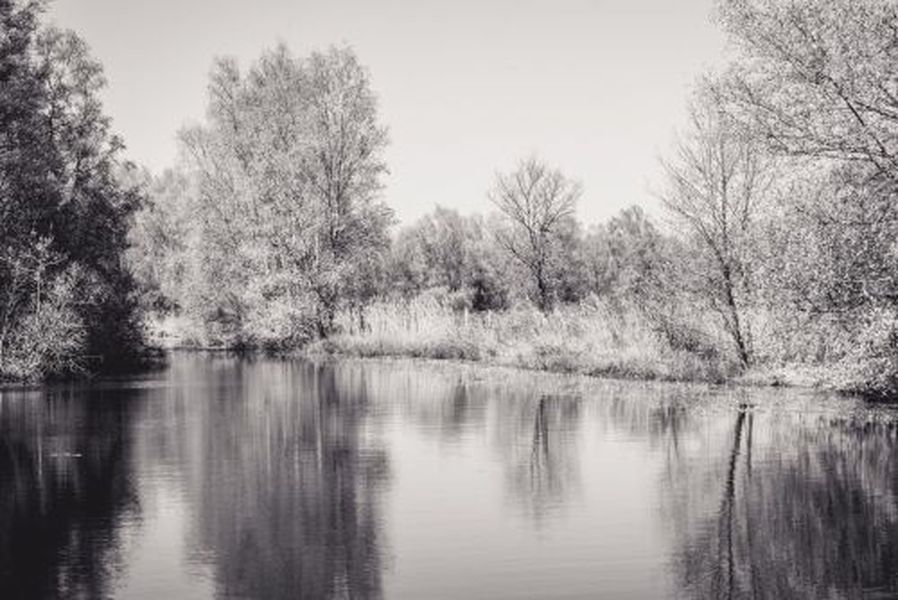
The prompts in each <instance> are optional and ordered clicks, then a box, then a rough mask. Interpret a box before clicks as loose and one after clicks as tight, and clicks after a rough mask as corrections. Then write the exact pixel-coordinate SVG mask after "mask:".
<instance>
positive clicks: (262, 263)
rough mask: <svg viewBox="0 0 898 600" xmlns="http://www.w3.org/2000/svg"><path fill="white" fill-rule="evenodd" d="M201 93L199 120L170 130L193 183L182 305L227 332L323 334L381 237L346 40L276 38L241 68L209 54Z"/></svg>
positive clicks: (381, 247) (375, 130)
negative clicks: (290, 46)
mask: <svg viewBox="0 0 898 600" xmlns="http://www.w3.org/2000/svg"><path fill="white" fill-rule="evenodd" d="M209 95H210V97H209V110H208V118H207V122H206V124H205V125H203V126H200V127H194V128H192V129H188V130H185V131H184V132H183V133H182V135H181V140H182V143H183V146H184V148H185V150H186V154H187V156H188V158H189V160H188V165H187V167H188V170H189V171H190V173H191V176H192V177H194V178H195V179H196V186H197V188H196V189H197V198H196V215H197V219H196V221H197V225H196V227H197V237H198V242H197V244H196V252H195V254H196V256H195V257H194V260H195V262H196V263H197V268H196V269H195V270H194V271H195V273H196V277H197V280H198V286H197V287H198V290H197V292H198V293H196V294H193V295H192V303H191V305H192V307H193V308H192V312H193V313H195V314H202V317H201V319H202V320H203V321H204V322H205V323H206V324H207V325H208V326H209V328H210V329H211V330H213V331H211V333H210V336H211V337H213V338H220V339H223V340H228V341H230V343H238V344H239V343H248V344H256V343H259V342H262V343H268V341H271V342H275V343H282V342H284V341H286V340H292V341H293V342H295V341H298V340H300V339H301V338H304V337H308V336H309V335H311V334H312V333H315V332H317V334H318V335H326V334H328V333H329V332H330V331H331V330H332V329H333V320H334V315H335V311H336V310H337V308H338V306H339V305H340V302H341V300H342V301H344V302H345V304H346V305H351V306H358V305H359V303H360V302H363V301H364V300H365V299H366V298H368V297H370V296H371V294H372V293H374V291H375V288H376V287H377V285H376V282H377V281H378V279H379V276H378V275H377V272H378V270H379V269H381V267H380V266H378V265H382V262H383V261H382V260H381V258H380V257H382V256H384V254H385V253H386V251H387V248H388V245H389V239H388V237H387V233H386V232H387V228H388V226H389V225H390V223H391V221H392V212H391V211H390V210H389V209H388V208H387V207H386V206H385V205H384V204H383V203H382V202H380V201H379V200H378V193H379V191H380V189H381V183H380V180H381V176H382V175H383V173H384V172H385V171H386V167H385V164H384V162H383V151H384V148H385V147H386V143H387V137H386V130H385V129H384V128H383V127H381V126H380V125H379V124H378V122H377V114H376V100H375V97H374V94H373V93H372V92H371V89H370V84H369V81H368V75H367V72H366V71H365V69H364V68H363V67H362V66H361V65H360V64H359V63H358V60H357V59H356V57H355V55H354V54H353V52H352V51H351V50H349V49H346V48H332V49H330V50H328V51H327V52H324V53H313V54H312V55H311V56H309V57H307V58H296V57H294V56H292V55H291V54H290V52H289V51H288V50H287V49H286V47H284V46H280V47H278V48H277V49H275V50H273V51H271V52H267V53H265V54H264V55H263V56H262V57H261V58H260V59H259V60H258V61H256V63H255V64H253V65H252V67H251V68H250V70H249V71H248V73H247V74H246V75H243V74H241V72H240V70H239V68H238V67H237V65H236V63H235V62H234V61H232V60H219V61H218V62H217V63H216V65H215V67H214V69H213V73H212V77H211V82H210V87H209ZM188 308H190V307H188ZM275 321H281V322H282V325H283V326H277V327H274V328H273V329H272V327H271V326H272V325H273V323H274V322H275ZM312 329H314V330H315V331H314V332H313V331H311V330H312ZM216 330H217V331H216ZM261 330H265V333H264V335H261V336H260V335H258V334H259V333H260V331H261ZM266 340H267V341H266Z"/></svg>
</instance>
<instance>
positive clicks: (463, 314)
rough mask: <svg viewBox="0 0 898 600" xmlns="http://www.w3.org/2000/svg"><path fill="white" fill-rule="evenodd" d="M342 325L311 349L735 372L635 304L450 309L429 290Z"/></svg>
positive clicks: (669, 372) (566, 366)
mask: <svg viewBox="0 0 898 600" xmlns="http://www.w3.org/2000/svg"><path fill="white" fill-rule="evenodd" d="M338 324H339V325H340V330H341V331H342V333H339V334H336V335H333V336H331V337H329V338H328V339H326V340H322V341H319V342H317V343H316V344H315V345H314V346H313V348H312V352H324V353H328V354H339V355H350V356H361V357H376V356H390V357H415V358H429V359H454V360H464V361H475V362H483V363H487V364H494V365H501V366H512V367H519V368H525V369H534V370H543V371H552V372H564V373H578V374H585V375H594V376H602V377H614V378H623V379H658V380H666V381H711V382H722V381H726V380H728V379H730V378H731V377H733V376H734V374H735V373H736V371H737V370H738V369H737V367H736V365H735V363H734V362H733V361H732V360H731V359H730V358H729V357H727V356H725V355H719V354H716V353H708V352H702V351H697V350H696V349H694V348H688V347H686V346H685V345H684V344H678V343H676V342H675V341H672V340H676V336H671V335H670V331H669V328H670V324H669V323H668V324H667V326H666V327H660V326H659V325H658V323H656V322H653V320H652V319H649V318H647V317H646V316H645V315H643V314H641V313H640V311H637V310H635V309H621V308H614V307H611V306H610V305H608V304H603V303H592V304H581V305H576V306H565V307H562V308H559V309H557V310H555V311H553V312H551V313H548V314H544V313H542V312H540V311H538V310H537V309H536V308H534V307H532V306H529V305H521V306H518V307H515V308H512V309H510V310H507V311H502V312H486V313H473V312H470V311H466V310H464V309H462V310H457V309H454V308H453V307H451V306H448V305H447V304H446V303H443V302H440V301H439V300H437V299H434V298H429V297H419V298H414V299H412V300H408V301H402V302H379V303H375V304H373V305H371V306H369V307H368V308H367V309H366V311H365V313H364V319H363V320H362V321H361V322H360V320H359V318H358V316H357V315H351V314H349V313H345V314H342V315H340V317H339V319H338Z"/></svg>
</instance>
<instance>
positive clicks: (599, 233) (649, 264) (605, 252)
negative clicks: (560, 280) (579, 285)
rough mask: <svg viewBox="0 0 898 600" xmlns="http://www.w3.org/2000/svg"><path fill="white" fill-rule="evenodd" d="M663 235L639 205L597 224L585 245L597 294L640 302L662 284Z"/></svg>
mask: <svg viewBox="0 0 898 600" xmlns="http://www.w3.org/2000/svg"><path fill="white" fill-rule="evenodd" d="M662 246H663V240H662V236H661V234H660V233H659V232H658V230H657V229H656V228H655V226H654V225H653V224H652V222H651V220H649V218H648V216H647V215H646V214H645V212H643V210H642V209H641V208H639V207H638V206H631V207H628V208H625V209H624V210H622V211H621V212H620V213H619V214H617V215H615V216H614V217H612V218H611V220H610V221H609V222H608V223H607V224H602V225H599V226H594V227H592V228H591V229H590V231H589V232H588V233H587V234H586V236H585V237H584V239H583V244H582V250H581V252H582V255H583V262H584V270H585V278H586V286H587V288H588V289H589V291H590V292H592V293H594V294H596V295H597V296H612V297H614V298H616V299H619V300H631V301H635V302H636V303H637V304H640V303H641V302H642V301H644V300H645V299H646V297H647V296H648V295H649V294H650V293H652V292H653V291H654V290H655V289H656V288H657V287H658V286H659V285H660V284H659V281H658V279H659V274H658V270H659V269H661V268H662V266H661V265H662V263H661V253H662Z"/></svg>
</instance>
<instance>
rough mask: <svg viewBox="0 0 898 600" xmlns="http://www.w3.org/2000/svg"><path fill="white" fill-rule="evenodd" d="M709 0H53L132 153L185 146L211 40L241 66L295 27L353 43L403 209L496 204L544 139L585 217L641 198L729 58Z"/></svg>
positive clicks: (321, 41)
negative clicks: (693, 97)
mask: <svg viewBox="0 0 898 600" xmlns="http://www.w3.org/2000/svg"><path fill="white" fill-rule="evenodd" d="M712 3H713V0H553V1H550V0H480V1H476V0H453V1H450V0H443V1H440V2H435V1H431V0H417V1H413V0H387V1H379V0H257V1H247V0H243V1H236V0H154V1H151V2H150V1H145V0H144V1H138V0H55V1H54V2H53V3H52V4H51V6H50V9H49V15H48V16H49V19H50V20H51V21H53V22H55V23H56V24H57V25H60V26H63V27H68V28H71V29H74V30H75V31H77V32H78V33H79V34H80V35H81V37H83V38H84V39H85V40H86V41H87V43H88V44H89V45H90V47H91V50H92V52H93V55H94V56H95V57H96V58H98V59H99V60H100V61H101V62H102V63H103V66H104V68H105V72H106V77H107V79H108V81H109V85H108V88H107V90H106V91H105V95H104V102H105V107H106V111H107V113H108V114H109V115H110V116H111V117H112V119H113V126H114V128H115V130H116V132H117V133H119V134H120V135H121V136H122V137H123V138H124V140H125V144H126V145H127V155H128V157H129V158H131V159H132V160H135V161H136V162H138V163H139V164H143V165H145V166H147V167H149V168H150V169H151V170H152V171H154V172H160V171H161V170H162V169H164V168H166V167H169V166H172V165H173V164H174V162H175V158H176V153H177V145H176V140H175V136H176V133H177V131H178V130H179V129H180V128H181V127H182V126H183V125H186V124H189V123H196V122H198V121H200V120H201V119H202V117H203V115H204V112H205V102H206V83H207V76H208V73H209V69H210V67H211V65H212V60H213V58H214V57H216V56H222V55H229V56H235V57H237V59H238V60H239V61H240V63H241V65H243V66H246V65H248V64H249V63H250V62H251V61H252V60H254V59H255V58H256V57H258V56H259V55H260V54H261V52H262V51H263V50H264V49H266V48H270V47H273V46H274V45H275V44H277V43H278V42H281V41H283V42H285V43H286V44H287V45H288V46H289V47H290V48H291V49H292V50H293V51H294V53H297V54H306V53H308V52H310V51H311V50H313V49H318V48H325V47H326V46H328V45H329V44H344V43H345V44H349V45H351V46H352V47H353V48H354V49H355V51H356V53H357V54H358V56H359V58H360V60H361V62H362V63H363V64H365V65H366V66H367V67H368V68H369V70H370V72H371V79H372V84H373V87H374V89H375V91H376V92H377V94H378V97H379V99H380V116H381V121H382V123H383V124H385V125H386V126H387V127H388V128H389V130H390V138H391V144H390V147H389V150H388V152H387V161H388V163H389V167H390V171H391V174H390V176H389V177H388V178H387V180H386V185H387V187H386V190H385V191H384V199H385V200H386V201H387V202H388V203H389V204H390V205H391V206H392V207H393V208H394V209H395V210H396V212H397V216H398V217H399V218H400V219H401V221H402V222H403V223H408V222H410V221H411V220H413V219H415V218H417V217H419V216H421V215H422V214H424V213H426V212H429V211H430V210H432V209H433V207H434V206H435V205H436V204H441V205H443V206H448V207H453V208H457V209H459V210H460V211H462V212H466V213H467V212H473V211H482V212H487V211H488V210H490V207H489V205H488V203H487V200H486V192H487V191H488V189H489V188H490V186H491V185H492V182H493V180H494V177H495V173H496V171H497V170H503V171H504V170H508V169H510V168H511V167H513V166H514V165H515V163H516V162H517V161H518V159H520V158H523V157H526V156H528V155H530V154H532V153H536V154H537V155H538V156H540V157H542V158H543V159H545V160H546V161H547V162H549V163H550V164H552V165H554V166H557V167H559V168H561V169H562V170H563V171H564V172H565V174H567V175H569V176H570V177H573V178H576V179H578V180H579V181H581V182H582V184H583V188H584V193H583V197H582V200H581V203H580V206H579V209H578V210H579V214H580V217H581V218H582V219H583V220H584V221H585V222H586V223H595V222H599V221H602V220H605V219H607V218H608V217H610V216H612V215H613V214H614V213H616V212H617V211H618V210H620V209H621V208H624V207H626V206H629V205H630V204H640V205H643V206H644V207H646V208H647V209H648V210H649V211H650V212H655V209H656V207H657V201H656V200H655V199H654V198H653V196H652V194H651V193H650V190H651V189H653V188H654V189H656V188H657V187H658V185H659V182H660V177H659V167H658V157H659V156H660V155H661V154H662V153H664V151H665V150H667V149H669V147H670V145H671V143H672V138H673V133H674V131H675V129H676V128H678V127H682V126H683V123H684V117H685V105H686V101H687V98H688V94H689V90H690V88H691V86H692V85H693V84H694V83H695V82H696V80H697V79H698V77H699V76H700V75H701V74H702V73H703V72H705V71H706V70H707V69H709V68H713V67H715V66H716V65H719V64H720V62H721V60H722V59H721V56H720V55H721V53H722V51H723V47H724V41H723V36H722V34H721V33H720V32H719V31H718V30H717V28H716V27H715V26H714V25H713V24H712V23H711V21H710V14H711V6H712Z"/></svg>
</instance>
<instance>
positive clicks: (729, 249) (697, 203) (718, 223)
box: [661, 95, 770, 366]
mask: <svg viewBox="0 0 898 600" xmlns="http://www.w3.org/2000/svg"><path fill="white" fill-rule="evenodd" d="M691 121H692V123H691V124H692V129H691V131H690V132H689V134H688V136H687V137H685V138H684V139H683V140H681V142H680V143H679V145H678V147H677V149H676V153H675V158H674V159H673V161H670V162H665V161H662V164H663V167H664V169H665V171H666V173H667V179H668V185H667V189H666V192H665V193H664V194H662V195H661V200H662V201H663V203H664V205H665V207H666V208H667V209H668V210H669V211H670V212H671V213H672V214H673V215H674V217H675V218H677V220H679V221H680V222H681V223H683V224H684V225H685V226H686V227H687V228H688V231H689V233H690V234H691V235H692V237H693V238H694V239H695V240H696V242H697V244H698V249H699V259H698V261H699V264H697V267H698V270H699V272H700V273H701V277H700V279H701V280H702V283H703V289H702V291H703V292H704V293H705V294H706V295H707V298H708V299H709V300H710V303H711V306H712V308H713V309H714V310H715V311H716V312H718V313H719V314H720V316H721V317H722V320H723V324H724V327H725V329H726V330H727V333H728V334H729V336H730V337H731V338H732V341H733V343H734V345H735V347H736V352H737V354H738V356H739V360H740V361H741V362H742V364H743V366H748V365H749V364H750V362H751V328H750V327H749V324H748V319H747V314H746V311H747V309H748V308H749V303H750V298H751V296H752V289H751V280H750V273H749V266H750V265H749V250H750V248H751V230H752V226H753V223H754V221H755V220H756V219H757V217H758V212H759V207H760V204H761V201H762V199H763V196H764V193H765V191H766V189H767V188H768V187H769V184H770V177H769V169H768V168H767V162H766V161H765V160H764V159H763V157H762V154H761V153H760V151H759V150H758V148H757V146H756V144H755V142H754V140H753V139H752V138H751V137H749V136H748V135H747V134H746V133H745V132H744V131H743V130H741V129H738V128H737V127H736V126H735V125H734V123H733V122H732V121H730V120H729V118H728V117H727V116H726V115H725V114H724V113H723V111H722V110H721V109H720V108H719V107H718V106H717V105H716V104H715V103H714V102H713V100H712V99H711V98H710V96H707V95H706V96H701V97H699V99H698V101H697V102H696V103H695V104H694V105H693V107H692V110H691Z"/></svg>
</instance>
